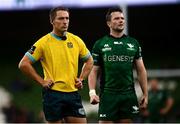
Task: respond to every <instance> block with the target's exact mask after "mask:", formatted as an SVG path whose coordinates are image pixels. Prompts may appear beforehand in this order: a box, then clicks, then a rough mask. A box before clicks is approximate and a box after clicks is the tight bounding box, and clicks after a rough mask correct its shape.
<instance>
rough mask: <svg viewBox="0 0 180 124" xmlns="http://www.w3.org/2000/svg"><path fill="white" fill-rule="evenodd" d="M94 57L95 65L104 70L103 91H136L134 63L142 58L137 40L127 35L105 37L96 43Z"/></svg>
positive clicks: (93, 51)
mask: <svg viewBox="0 0 180 124" xmlns="http://www.w3.org/2000/svg"><path fill="white" fill-rule="evenodd" d="M92 56H93V59H94V65H98V66H100V67H101V68H102V78H101V90H112V91H124V92H126V91H131V90H132V89H133V90H134V83H133V63H134V60H135V59H139V58H141V57H142V56H141V48H140V45H139V43H138V42H137V40H135V39H134V38H131V37H129V36H126V35H123V36H122V37H121V38H114V37H112V36H109V35H107V36H104V37H103V38H101V39H99V40H98V41H97V42H96V43H95V45H94V47H93V50H92Z"/></svg>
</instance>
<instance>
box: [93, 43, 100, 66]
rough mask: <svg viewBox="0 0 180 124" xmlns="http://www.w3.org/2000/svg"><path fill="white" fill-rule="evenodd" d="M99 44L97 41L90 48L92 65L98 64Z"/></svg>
mask: <svg viewBox="0 0 180 124" xmlns="http://www.w3.org/2000/svg"><path fill="white" fill-rule="evenodd" d="M99 47H100V46H99V45H98V42H96V43H95V44H94V46H93V49H92V57H93V60H94V65H100V62H101V59H100V54H101V53H100V48H99Z"/></svg>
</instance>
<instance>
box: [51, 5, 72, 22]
mask: <svg viewBox="0 0 180 124" xmlns="http://www.w3.org/2000/svg"><path fill="white" fill-rule="evenodd" d="M59 10H62V11H67V12H68V13H69V9H68V8H66V7H62V6H58V7H55V8H52V9H51V10H50V13H49V17H50V22H51V23H52V22H53V20H54V19H55V17H56V12H57V11H59Z"/></svg>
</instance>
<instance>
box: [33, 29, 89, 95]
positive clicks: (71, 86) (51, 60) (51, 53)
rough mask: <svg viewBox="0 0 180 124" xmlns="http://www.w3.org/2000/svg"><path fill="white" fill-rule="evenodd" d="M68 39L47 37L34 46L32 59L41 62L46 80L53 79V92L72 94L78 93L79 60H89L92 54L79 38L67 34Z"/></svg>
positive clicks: (49, 35) (48, 35)
mask: <svg viewBox="0 0 180 124" xmlns="http://www.w3.org/2000/svg"><path fill="white" fill-rule="evenodd" d="M66 37H67V39H66V40H60V39H57V37H55V36H53V35H52V33H49V34H47V35H45V36H44V37H42V38H41V39H39V40H38V41H37V42H36V43H35V44H34V45H33V46H35V47H36V48H35V50H34V52H33V53H31V54H30V55H31V56H30V58H31V60H32V58H33V59H34V60H35V61H38V60H40V61H41V64H42V67H43V71H44V79H45V80H46V79H52V80H53V81H54V82H55V85H53V87H52V89H53V90H57V91H62V92H72V91H77V88H75V79H76V78H77V73H78V60H79V58H82V59H83V58H85V59H87V58H88V57H89V56H90V52H89V50H88V49H87V48H86V46H85V44H84V42H83V41H82V40H81V39H80V38H79V37H78V36H76V35H73V34H72V33H69V32H67V33H66Z"/></svg>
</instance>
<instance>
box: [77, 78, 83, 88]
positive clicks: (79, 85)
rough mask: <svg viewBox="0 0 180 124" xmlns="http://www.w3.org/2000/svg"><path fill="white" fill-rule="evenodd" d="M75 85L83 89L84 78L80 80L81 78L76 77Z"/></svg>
mask: <svg viewBox="0 0 180 124" xmlns="http://www.w3.org/2000/svg"><path fill="white" fill-rule="evenodd" d="M75 87H76V88H78V89H82V88H83V80H80V79H79V78H78V79H76V83H75Z"/></svg>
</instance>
